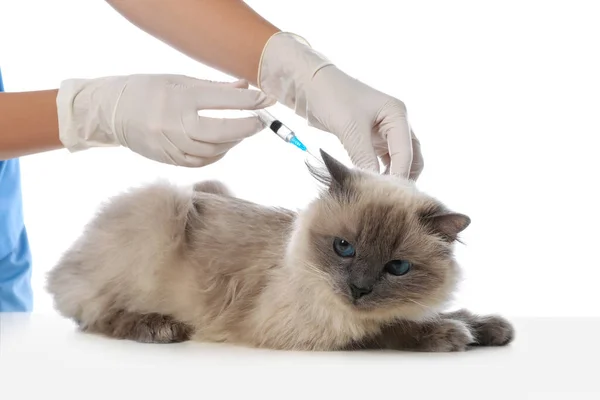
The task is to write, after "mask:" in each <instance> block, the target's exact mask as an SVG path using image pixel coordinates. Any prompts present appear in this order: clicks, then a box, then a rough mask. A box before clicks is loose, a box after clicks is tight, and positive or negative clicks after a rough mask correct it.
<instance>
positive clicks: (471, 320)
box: [442, 309, 515, 346]
mask: <svg viewBox="0 0 600 400" xmlns="http://www.w3.org/2000/svg"><path fill="white" fill-rule="evenodd" d="M442 317H443V318H448V319H453V320H456V321H462V322H464V323H466V324H467V325H468V326H469V327H470V329H471V332H472V333H473V335H474V336H475V340H476V343H474V345H476V346H505V345H507V344H509V343H510V342H512V341H513V339H514V337H515V329H514V328H513V325H512V324H511V323H510V322H509V321H508V320H506V319H505V318H503V317H500V316H498V315H477V314H474V313H472V312H470V311H468V310H465V309H461V310H458V311H453V312H449V313H444V314H442Z"/></svg>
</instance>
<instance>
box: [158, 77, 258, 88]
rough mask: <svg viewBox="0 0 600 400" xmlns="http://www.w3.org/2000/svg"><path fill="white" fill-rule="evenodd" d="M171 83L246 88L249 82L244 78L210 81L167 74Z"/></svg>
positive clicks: (190, 85)
mask: <svg viewBox="0 0 600 400" xmlns="http://www.w3.org/2000/svg"><path fill="white" fill-rule="evenodd" d="M168 79H169V81H170V82H171V83H175V84H179V85H182V86H185V87H207V86H224V87H233V88H240V89H248V87H249V84H248V81H247V80H245V79H238V80H236V81H233V82H220V81H211V80H208V79H197V78H192V77H189V76H186V75H168Z"/></svg>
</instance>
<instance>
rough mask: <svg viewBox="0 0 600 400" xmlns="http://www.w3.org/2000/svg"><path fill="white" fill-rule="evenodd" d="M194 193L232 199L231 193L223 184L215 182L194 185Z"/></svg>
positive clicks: (208, 181)
mask: <svg viewBox="0 0 600 400" xmlns="http://www.w3.org/2000/svg"><path fill="white" fill-rule="evenodd" d="M194 192H204V193H212V194H217V195H220V196H229V197H233V192H232V191H231V190H229V188H228V187H227V186H226V185H225V184H224V183H223V182H221V181H217V180H207V181H203V182H198V183H196V184H194Z"/></svg>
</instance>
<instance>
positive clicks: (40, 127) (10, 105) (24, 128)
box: [0, 89, 63, 160]
mask: <svg viewBox="0 0 600 400" xmlns="http://www.w3.org/2000/svg"><path fill="white" fill-rule="evenodd" d="M57 93H58V90H57V89H54V90H42V91H36V92H21V93H0V160H7V159H11V158H17V157H22V156H26V155H29V154H34V153H41V152H44V151H49V150H55V149H59V148H61V147H63V145H62V143H61V142H60V140H59V135H58V119H57V116H56V95H57Z"/></svg>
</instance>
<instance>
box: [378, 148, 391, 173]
mask: <svg viewBox="0 0 600 400" xmlns="http://www.w3.org/2000/svg"><path fill="white" fill-rule="evenodd" d="M379 158H380V159H381V163H382V164H383V168H384V169H383V174H384V175H389V174H390V169H391V167H392V158H391V157H390V155H389V153H385V154H383V155H382V156H380V157H379Z"/></svg>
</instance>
